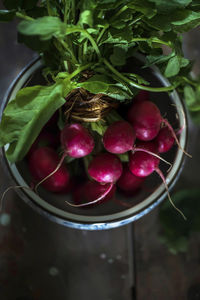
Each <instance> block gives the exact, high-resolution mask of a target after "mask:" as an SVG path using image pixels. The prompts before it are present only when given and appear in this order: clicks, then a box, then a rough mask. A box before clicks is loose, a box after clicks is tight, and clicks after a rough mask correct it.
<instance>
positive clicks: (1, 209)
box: [0, 185, 33, 212]
mask: <svg viewBox="0 0 200 300" xmlns="http://www.w3.org/2000/svg"><path fill="white" fill-rule="evenodd" d="M15 189H28V190H31V191H33V189H32V188H30V187H28V186H23V185H15V186H10V187H8V188H7V189H6V190H5V191H4V192H3V195H2V196H1V199H0V212H2V211H3V210H4V199H5V196H6V194H7V193H8V192H9V191H10V190H15Z"/></svg>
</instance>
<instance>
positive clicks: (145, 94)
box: [134, 90, 149, 101]
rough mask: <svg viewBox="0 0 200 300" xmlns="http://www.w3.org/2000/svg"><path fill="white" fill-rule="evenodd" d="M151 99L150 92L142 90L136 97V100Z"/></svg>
mask: <svg viewBox="0 0 200 300" xmlns="http://www.w3.org/2000/svg"><path fill="white" fill-rule="evenodd" d="M148 100H149V92H148V91H144V90H141V91H139V93H138V94H137V95H136V96H135V97H134V101H148Z"/></svg>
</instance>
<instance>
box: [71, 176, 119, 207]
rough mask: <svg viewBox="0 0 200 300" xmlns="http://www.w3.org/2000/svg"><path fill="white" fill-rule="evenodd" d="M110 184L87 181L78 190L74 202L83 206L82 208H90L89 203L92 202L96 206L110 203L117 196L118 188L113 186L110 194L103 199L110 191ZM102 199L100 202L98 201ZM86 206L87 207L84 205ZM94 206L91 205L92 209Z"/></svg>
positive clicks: (74, 194) (75, 192)
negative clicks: (108, 190)
mask: <svg viewBox="0 0 200 300" xmlns="http://www.w3.org/2000/svg"><path fill="white" fill-rule="evenodd" d="M108 185H109V184H100V183H98V182H95V181H90V180H89V181H87V182H85V183H83V184H82V185H81V186H80V187H79V188H77V189H76V190H75V191H74V193H73V201H74V203H75V204H76V205H77V204H82V206H88V203H90V202H92V204H94V201H95V200H97V201H96V202H95V204H100V203H104V202H107V201H109V200H110V199H112V198H113V196H114V194H115V190H116V187H115V186H113V187H112V189H111V190H110V192H109V193H107V194H106V196H105V197H103V198H102V197H101V196H102V195H103V194H104V193H105V192H106V191H107V189H108ZM99 198H101V199H100V200H98V199H99ZM84 204H85V205H84ZM91 206H93V205H90V207H91Z"/></svg>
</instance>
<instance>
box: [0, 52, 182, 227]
mask: <svg viewBox="0 0 200 300" xmlns="http://www.w3.org/2000/svg"><path fill="white" fill-rule="evenodd" d="M136 58H137V59H139V60H143V58H142V57H141V56H138V57H136ZM42 65H43V64H42V60H41V58H40V57H38V58H36V59H33V60H32V61H31V62H30V63H29V64H28V65H26V66H25V68H24V69H23V70H22V71H21V72H20V73H19V75H18V76H17V77H16V78H15V79H14V81H13V83H12V84H11V85H10V87H9V89H8V91H7V93H6V94H5V96H4V98H3V101H2V103H1V107H0V115H2V113H3V110H4V108H5V106H6V104H7V103H8V102H9V101H10V100H12V99H13V98H14V97H15V95H16V93H17V91H18V90H19V89H20V88H21V87H22V86H24V84H27V82H28V81H29V80H30V77H31V76H32V74H33V72H34V71H36V70H37V69H39V68H40V67H42ZM150 69H151V71H152V74H153V75H154V76H155V77H157V79H158V80H159V81H160V82H161V84H163V85H164V86H167V85H169V81H168V80H167V79H166V78H164V77H163V76H162V75H161V73H160V72H159V70H158V69H157V67H155V66H152V67H150ZM169 97H170V98H171V99H173V102H174V103H175V104H176V107H177V114H178V116H179V121H180V127H181V126H183V124H185V126H184V128H183V130H182V132H181V134H180V139H179V142H180V144H181V147H182V148H183V149H187V148H188V143H187V141H188V127H187V124H188V112H187V110H186V107H185V105H184V102H183V100H182V99H180V97H179V95H178V93H177V92H176V90H174V91H173V92H171V93H170V95H169ZM5 151H6V146H5V147H3V148H2V149H1V155H0V156H1V164H2V165H3V169H4V171H5V172H6V173H7V175H8V176H9V178H10V180H11V181H12V183H13V184H14V185H22V186H27V184H26V183H25V181H24V179H23V177H22V176H21V174H20V173H19V171H18V169H17V167H16V165H15V164H11V163H10V162H9V161H8V160H7V158H6V155H5ZM184 162H185V155H184V154H183V152H182V150H180V149H178V150H177V153H176V157H175V163H174V164H173V166H172V168H171V170H170V172H169V173H168V175H167V176H166V182H167V184H168V188H169V190H170V189H171V188H172V187H173V186H174V184H175V183H176V181H177V179H178V177H179V176H180V173H181V171H182V169H183V166H184ZM16 192H17V193H18V195H19V196H20V197H21V198H22V199H23V200H24V201H25V202H26V203H27V204H29V205H30V206H31V207H32V208H33V209H34V210H36V211H37V212H39V213H40V214H42V215H44V216H46V217H47V218H48V219H50V220H52V221H54V222H56V223H59V224H62V225H64V226H67V227H72V228H76V229H87V230H101V229H110V228H115V227H119V226H122V225H125V224H128V223H130V222H133V221H136V220H138V219H139V218H141V217H142V216H144V215H146V214H147V213H148V212H150V211H151V210H152V209H153V208H155V207H156V206H157V205H158V204H159V203H161V201H163V199H164V198H165V197H166V195H167V192H166V190H165V187H164V184H163V183H161V184H160V185H159V186H158V187H157V188H156V189H155V191H154V192H153V193H152V194H150V195H149V196H148V197H147V198H146V199H145V200H143V201H142V202H141V203H138V204H136V205H134V206H133V207H131V208H128V209H125V210H123V211H121V212H117V213H114V214H108V215H102V216H86V215H78V214H74V213H71V212H67V211H64V210H62V209H59V208H56V207H55V206H53V205H51V204H49V203H48V202H46V201H45V200H43V199H42V198H41V197H39V196H38V195H37V194H35V193H34V192H33V191H30V190H28V189H23V190H22V189H20V190H19V189H17V190H16Z"/></svg>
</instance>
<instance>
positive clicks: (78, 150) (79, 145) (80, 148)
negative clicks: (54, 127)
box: [61, 123, 94, 158]
mask: <svg viewBox="0 0 200 300" xmlns="http://www.w3.org/2000/svg"><path fill="white" fill-rule="evenodd" d="M61 144H62V147H63V149H64V151H65V153H66V155H69V156H71V157H74V158H80V157H84V156H86V155H88V154H90V153H91V152H92V150H93V148H94V140H93V137H92V136H91V135H90V133H89V132H88V130H87V129H86V128H84V127H83V126H82V125H81V124H78V123H74V124H67V125H65V127H64V128H63V130H62V131H61Z"/></svg>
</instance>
